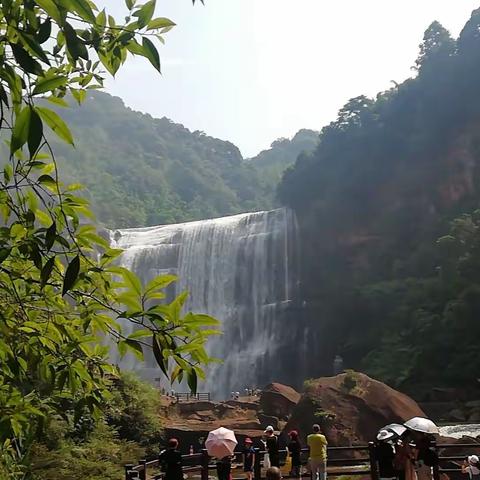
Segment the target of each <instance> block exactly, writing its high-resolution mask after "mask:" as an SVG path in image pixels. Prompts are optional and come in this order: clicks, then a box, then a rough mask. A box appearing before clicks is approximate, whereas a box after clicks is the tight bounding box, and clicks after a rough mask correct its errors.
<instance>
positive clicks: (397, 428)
mask: <svg viewBox="0 0 480 480" xmlns="http://www.w3.org/2000/svg"><path fill="white" fill-rule="evenodd" d="M406 429H407V427H404V426H403V425H400V424H399V423H389V424H388V425H385V426H384V427H382V428H381V430H390V431H391V432H393V433H394V434H395V435H397V436H398V437H401V436H402V435H403V434H404V433H405V430H406Z"/></svg>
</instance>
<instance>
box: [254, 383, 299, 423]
mask: <svg viewBox="0 0 480 480" xmlns="http://www.w3.org/2000/svg"><path fill="white" fill-rule="evenodd" d="M300 398H301V395H300V394H299V393H298V392H297V391H296V390H294V389H293V388H292V387H289V386H288V385H282V384H281V383H270V384H269V385H267V386H266V387H265V388H264V389H263V391H262V393H261V395H260V409H261V410H262V412H263V413H264V414H265V415H269V416H272V417H277V418H280V419H283V418H285V417H288V416H289V415H290V414H291V413H292V411H293V409H294V408H295V406H296V405H297V403H298V402H299V401H300Z"/></svg>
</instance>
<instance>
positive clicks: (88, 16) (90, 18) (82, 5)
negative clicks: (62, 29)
mask: <svg viewBox="0 0 480 480" xmlns="http://www.w3.org/2000/svg"><path fill="white" fill-rule="evenodd" d="M69 3H70V5H72V9H73V11H74V12H76V13H78V14H79V15H80V17H82V18H83V19H84V20H86V21H87V22H88V23H95V15H94V14H93V11H92V8H91V7H90V4H89V3H88V2H87V1H86V0H69Z"/></svg>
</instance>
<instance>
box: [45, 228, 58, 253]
mask: <svg viewBox="0 0 480 480" xmlns="http://www.w3.org/2000/svg"><path fill="white" fill-rule="evenodd" d="M56 236H57V224H56V222H53V223H52V224H51V225H50V226H49V227H48V229H47V231H46V232H45V248H46V249H47V250H48V251H50V250H51V249H52V247H53V244H54V243H55V238H56Z"/></svg>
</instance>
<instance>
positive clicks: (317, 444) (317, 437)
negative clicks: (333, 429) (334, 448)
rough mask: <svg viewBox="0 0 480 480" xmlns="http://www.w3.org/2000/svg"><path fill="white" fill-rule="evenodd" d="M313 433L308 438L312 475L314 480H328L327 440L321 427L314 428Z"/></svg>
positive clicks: (315, 426)
mask: <svg viewBox="0 0 480 480" xmlns="http://www.w3.org/2000/svg"><path fill="white" fill-rule="evenodd" d="M312 430H313V433H311V434H310V435H309V436H308V437H307V445H308V446H309V448H310V456H309V459H308V461H309V463H310V474H311V476H312V480H326V479H327V445H328V442H327V439H326V438H325V435H322V433H321V432H320V425H317V424H315V425H314V426H313V427H312Z"/></svg>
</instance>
